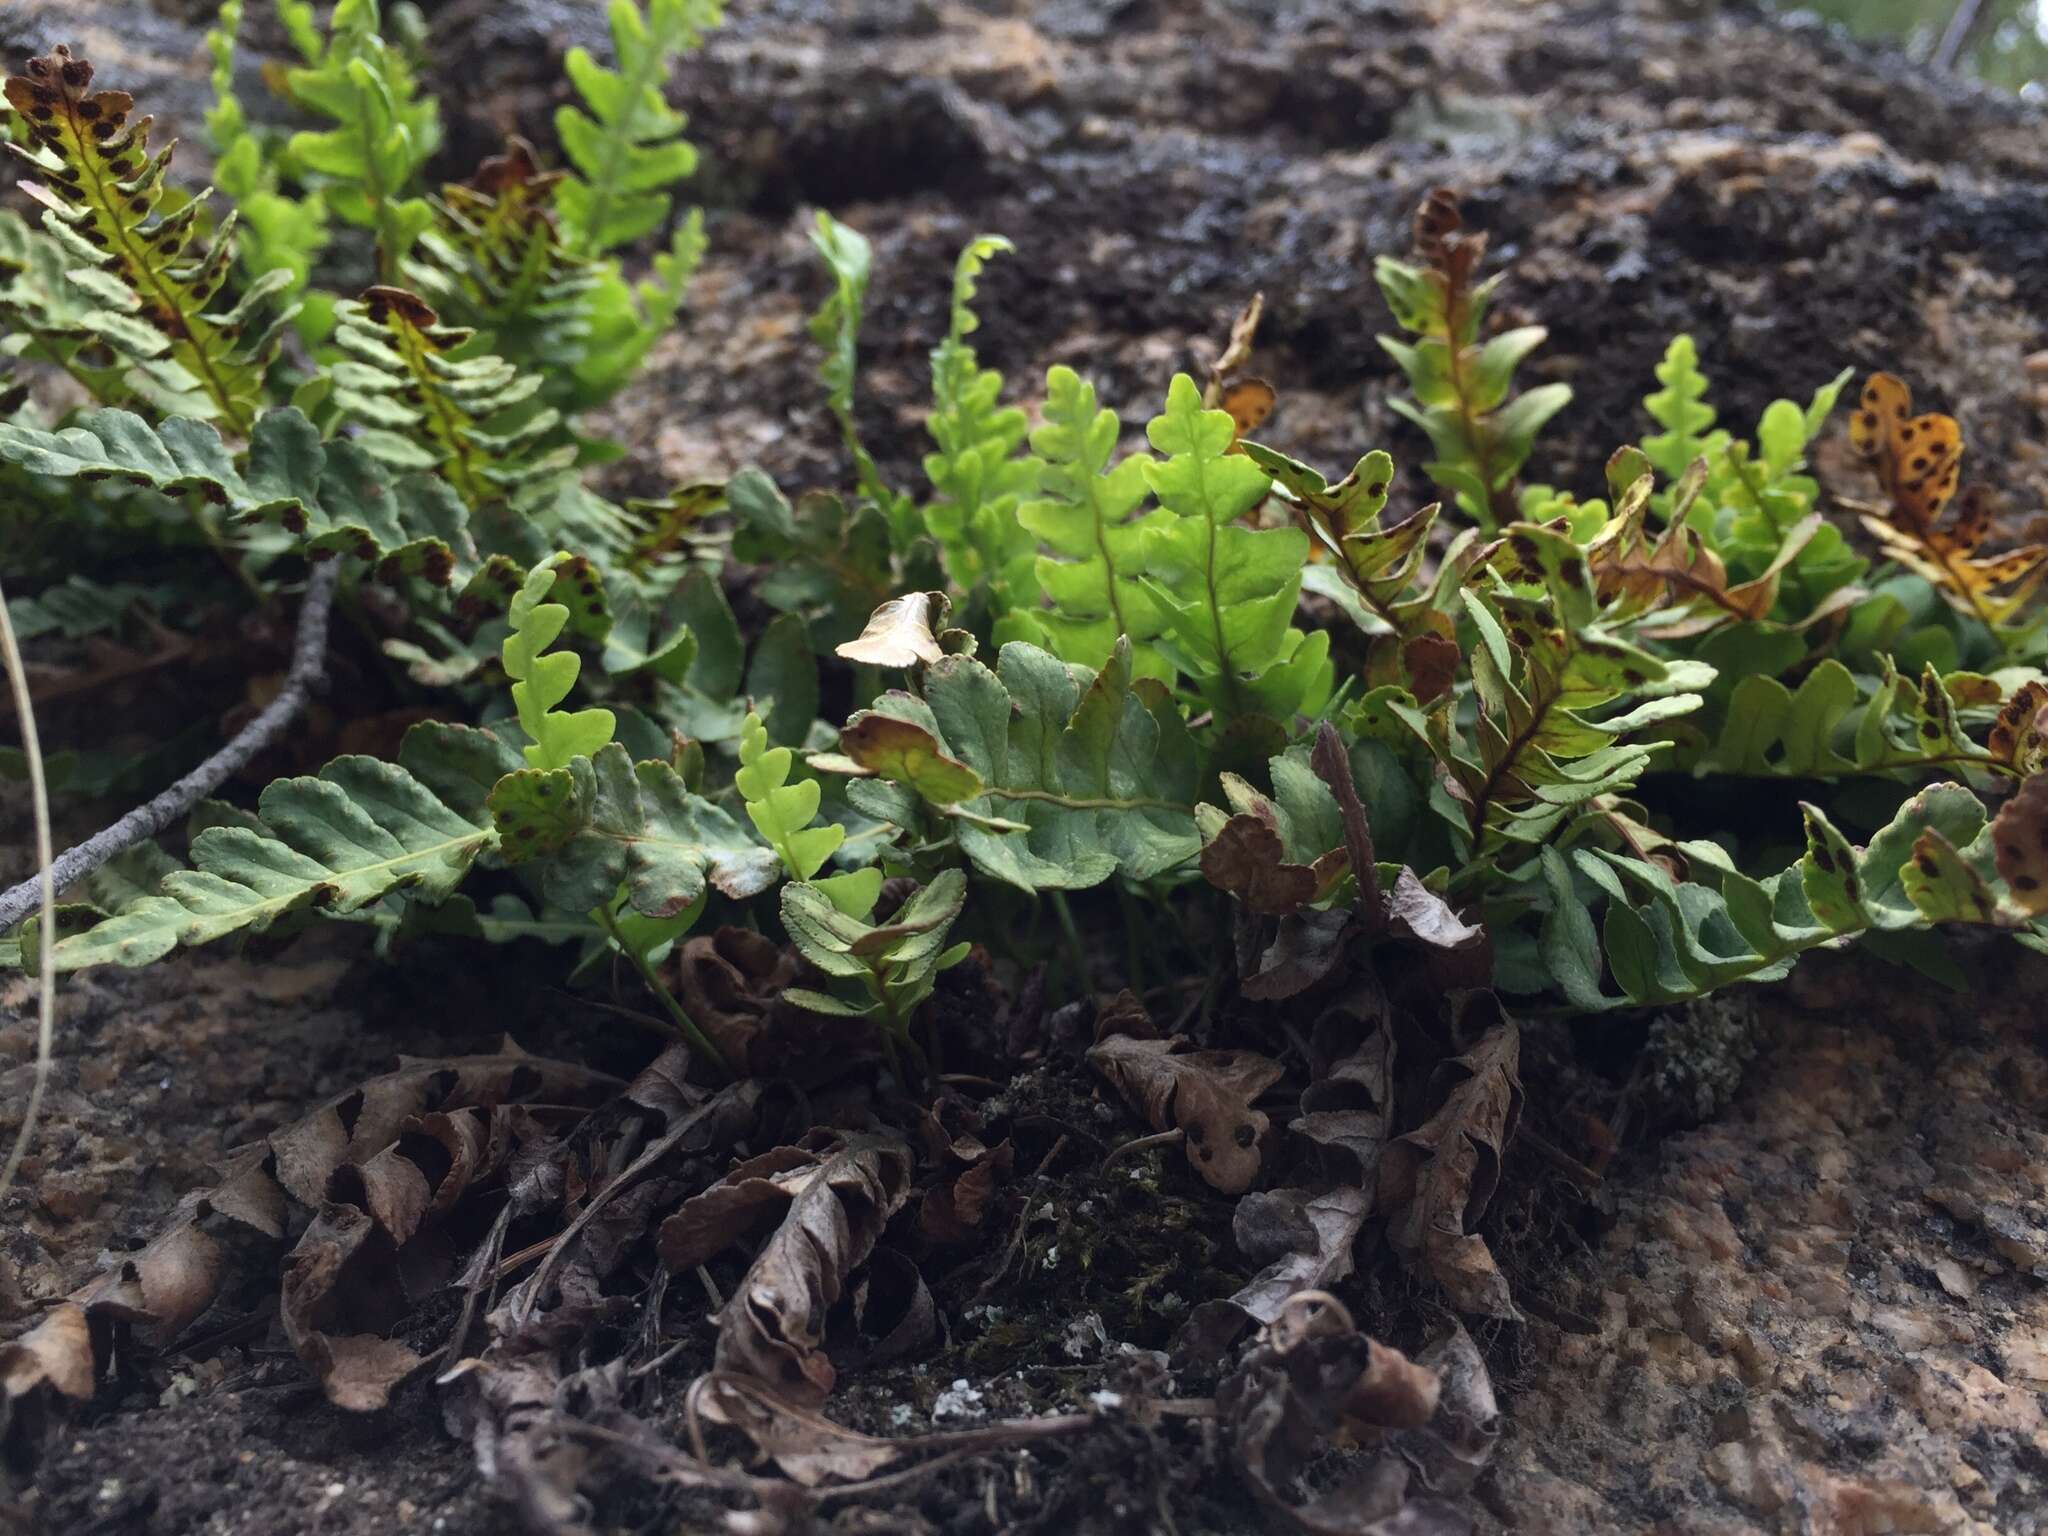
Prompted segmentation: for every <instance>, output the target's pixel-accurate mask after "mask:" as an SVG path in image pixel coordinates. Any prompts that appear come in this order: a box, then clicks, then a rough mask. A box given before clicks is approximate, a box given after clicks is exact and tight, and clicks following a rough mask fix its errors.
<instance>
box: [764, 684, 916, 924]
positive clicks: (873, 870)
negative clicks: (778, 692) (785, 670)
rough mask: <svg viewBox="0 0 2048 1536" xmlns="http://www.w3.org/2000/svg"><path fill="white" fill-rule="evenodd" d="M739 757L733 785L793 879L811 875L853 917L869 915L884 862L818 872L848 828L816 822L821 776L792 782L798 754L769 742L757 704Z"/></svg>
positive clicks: (880, 886)
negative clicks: (816, 824)
mask: <svg viewBox="0 0 2048 1536" xmlns="http://www.w3.org/2000/svg"><path fill="white" fill-rule="evenodd" d="M739 758H740V767H739V772H737V773H735V774H734V775H733V780H732V782H733V787H734V788H735V789H737V790H738V791H739V792H740V799H741V801H742V803H743V804H745V806H746V808H747V819H748V820H750V821H751V822H753V824H754V830H755V831H757V832H759V833H760V834H761V836H762V837H764V838H766V839H767V840H768V846H769V847H771V848H773V849H774V850H775V856H776V857H777V858H779V859H781V860H782V869H783V873H784V874H786V875H787V876H788V877H789V878H790V879H792V880H809V881H811V882H812V883H813V884H814V885H816V886H817V888H818V889H819V890H821V891H823V892H824V893H825V894H826V895H827V896H828V897H829V898H830V899H831V901H832V904H833V905H834V906H835V907H837V908H838V909H839V910H840V911H841V912H844V913H846V914H847V915H848V916H849V917H857V918H858V917H866V916H867V915H868V913H870V912H872V911H873V910H874V907H875V900H876V898H877V897H879V896H880V895H881V893H882V870H881V867H880V866H879V865H869V866H868V867H867V868H866V869H856V870H849V871H847V872H846V873H845V874H839V875H828V876H827V877H826V878H825V879H823V880H819V879H817V878H816V876H817V873H818V871H819V870H821V869H823V868H824V867H825V865H826V862H827V861H828V860H830V859H831V857H832V855H833V854H835V853H837V852H838V851H839V848H840V845H841V844H843V843H844V842H845V841H846V828H845V827H843V826H841V825H840V824H839V823H837V822H831V823H828V824H827V825H825V826H822V827H814V826H812V825H811V823H812V822H813V821H815V820H816V819H817V815H818V803H819V801H820V799H821V798H822V796H823V793H824V792H823V790H822V789H821V788H820V787H819V784H818V781H817V780H816V779H798V780H797V781H796V782H795V783H794V784H792V783H790V781H789V775H790V771H791V769H792V768H793V767H794V766H795V762H796V754H795V753H794V752H792V751H791V750H790V749H789V748H788V747H771V746H769V745H768V728H767V727H766V726H765V725H763V724H762V723H761V717H760V716H759V715H757V714H755V713H753V711H751V710H749V711H748V712H747V718H746V721H745V723H744V724H742V725H741V727H740V746H739Z"/></svg>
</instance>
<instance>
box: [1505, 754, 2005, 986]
mask: <svg viewBox="0 0 2048 1536" xmlns="http://www.w3.org/2000/svg"><path fill="white" fill-rule="evenodd" d="M1801 809H1802V811H1803V812H1804V814H1805V821H1806V853H1805V855H1804V857H1802V858H1801V859H1800V860H1799V861H1798V862H1797V863H1795V864H1794V865H1793V866H1792V867H1791V868H1790V869H1787V870H1784V871H1782V872H1780V873H1778V874H1776V875H1772V876H1770V877H1769V878H1767V879H1763V880H1753V879H1751V878H1750V877H1748V876H1747V875H1743V874H1741V873H1739V872H1738V871H1736V870H1734V869H1733V868H1730V867H1729V866H1728V864H1727V862H1726V855H1725V854H1724V853H1721V852H1720V850H1718V849H1717V848H1716V847H1715V845H1713V844H1711V843H1687V844H1683V845H1679V846H1678V847H1677V848H1676V850H1675V851H1677V852H1681V853H1683V854H1684V855H1685V856H1686V862H1688V863H1690V864H1691V866H1692V867H1691V871H1690V876H1689V878H1686V879H1683V880H1679V879H1674V878H1673V877H1672V875H1671V873H1670V871H1669V870H1668V869H1666V868H1665V867H1664V866H1663V865H1662V864H1660V863H1654V862H1652V861H1651V860H1649V859H1647V858H1642V857H1638V856H1635V855H1634V854H1633V853H1629V854H1618V853H1613V852H1609V851H1608V850H1606V849H1602V848H1577V849H1574V850H1572V852H1571V854H1570V855H1569V857H1567V856H1566V855H1565V854H1563V853H1560V852H1559V851H1558V850H1557V849H1555V848H1546V849H1544V850H1543V853H1542V856H1541V857H1542V866H1541V867H1542V874H1543V881H1544V884H1545V885H1546V886H1547V887H1548V905H1549V909H1550V910H1549V913H1548V915H1547V916H1546V917H1545V919H1544V922H1543V930H1542V938H1541V953H1542V955H1543V959H1544V961H1545V963H1546V966H1547V968H1548V970H1549V971H1550V972H1551V973H1552V975H1554V976H1555V977H1557V978H1558V980H1559V983H1560V985H1561V989H1562V990H1563V991H1564V993H1565V995H1566V997H1567V999H1568V1000H1569V1001H1570V1002H1571V1003H1572V1004H1573V1006H1575V1007H1578V1008H1582V1009H1602V1008H1614V1007H1622V1006H1641V1005H1645V1004H1658V1003H1670V1002H1679V1001H1683V1000H1685V999H1687V998H1693V997H1699V996H1702V995H1703V994H1705V993H1707V992H1710V991H1713V990H1714V989H1715V988H1717V987H1722V986H1727V985H1729V984H1730V983H1732V982H1736V981H1775V980H1779V979H1782V978H1783V977H1784V976H1785V975H1786V974H1788V973H1789V972H1790V970H1791V969H1792V966H1793V964H1794V963H1795V962H1796V961H1797V959H1798V957H1799V956H1800V955H1801V954H1802V953H1804V952H1805V951H1806V950H1809V949H1814V948H1818V947H1820V946H1822V945H1827V944H1834V943H1838V942H1839V941H1841V940H1843V939H1846V938H1851V937H1857V936H1866V937H1868V938H1872V939H1878V940H1884V939H1887V938H1891V939H1895V940H1907V939H1911V938H1912V937H1914V936H1916V935H1924V934H1926V932H1927V931H1928V930H1930V929H1932V928H1934V927H1936V926H1937V925H1942V924H1951V923H1953V924H1964V925H1971V926H1982V927H1991V928H2002V929H2005V930H2007V931H2009V932H2018V933H2019V934H2021V935H2022V937H2026V938H2031V939H2032V940H2033V941H2034V942H2035V943H2036V944H2037V945H2038V944H2039V943H2040V942H2041V935H2042V924H2041V921H2040V919H2039V918H2038V916H2036V915H2035V914H2033V913H2032V912H2031V911H2030V910H2029V909H2028V907H2027V905H2026V904H2025V903H2024V902H2022V901H2020V900H2018V899H2016V898H2015V894H2014V892H2013V891H2012V889H2010V888H2009V887H2008V886H2007V885H2006V884H2005V882H2004V880H2003V879H2002V878H2001V876H2000V873H1999V870H1998V868H1997V866H1996V855H1995V852H1994V849H1993V846H1992V845H1993V832H1992V829H1991V828H1990V827H1989V826H1987V825H1986V822H1985V816H1984V805H1983V802H1982V801H1980V800H1979V799H1978V798H1977V797H1976V796H1975V795H1974V794H1972V793H1971V792H1970V791H1969V790H1967V789H1964V788H1963V787H1962V786H1961V785H1957V784H1937V785H1933V786H1931V787H1930V788H1927V789H1924V790H1922V791H1921V792H1920V793H1919V794H1917V795H1915V796H1913V798H1912V799H1910V800H1908V801H1907V802H1906V803H1905V804H1904V805H1903V806H1901V807H1900V808H1899V811H1898V814H1897V815H1896V816H1894V817H1893V818H1892V820H1891V822H1890V823H1889V824H1887V825H1886V826H1884V827H1882V828H1880V829H1879V830H1878V831H1877V832H1876V833H1875V834H1874V835H1873V836H1872V837H1871V839H1870V842H1869V843H1868V844H1867V845H1866V846H1864V847H1861V848H1858V847H1856V846H1854V845H1852V844H1851V843H1850V842H1849V840H1848V839H1847V838H1846V837H1844V836H1843V835H1842V834H1841V832H1839V831H1838V830H1837V829H1836V828H1835V826H1834V825H1833V823H1832V822H1830V821H1829V820H1828V818H1827V816H1826V814H1825V813H1824V812H1822V811H1821V810H1820V808H1819V807H1817V806H1813V805H1803V806H1802V807H1801ZM1602 903H1604V905H1605V908H1606V913H1605V919H1604V921H1603V922H1602V923H1601V924H1600V925H1598V926H1597V927H1596V926H1595V924H1594V922H1593V918H1592V914H1591V912H1590V911H1589V907H1590V906H1592V905H1598V904H1602ZM1603 951H1604V959H1605V962H1606V968H1607V969H1608V970H1609V971H1611V973H1612V975H1613V977H1614V980H1615V983H1616V984H1617V985H1618V986H1619V987H1620V988H1621V992H1622V996H1620V997H1614V996H1610V995H1606V994H1604V993H1603V992H1602V991H1601V988H1600V985H1599V983H1600V977H1601V973H1602V960H1603ZM1909 953H1910V952H1909Z"/></svg>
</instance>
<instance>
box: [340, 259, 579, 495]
mask: <svg viewBox="0 0 2048 1536" xmlns="http://www.w3.org/2000/svg"><path fill="white" fill-rule="evenodd" d="M335 314H336V320H337V325H336V330H335V341H336V342H337V344H338V345H339V346H340V347H341V349H342V350H343V351H344V352H346V353H347V354H348V357H347V359H346V360H345V361H343V362H339V363H336V364H335V365H334V367H333V369H332V370H331V377H332V379H333V381H334V400H335V403H336V405H337V406H338V407H339V408H340V409H341V411H342V413H343V414H344V415H346V416H348V417H350V418H351V419H353V420H355V421H357V422H360V423H362V426H363V430H362V431H361V432H360V433H359V434H358V435H357V441H358V442H360V443H361V444H362V446H363V448H364V449H365V450H366V451H367V452H368V453H370V454H371V455H372V456H373V457H375V458H377V459H379V460H381V461H382V462H384V463H386V464H389V465H391V466H392V467H394V468H397V469H428V468H433V469H437V470H439V472H440V473H441V474H443V475H445V476H446V477H447V479H448V482H449V483H450V484H451V485H453V486H454V487H455V489H456V491H457V492H458V493H459V494H460V495H461V497H462V499H463V501H464V502H465V503H467V504H468V505H469V506H470V507H471V508H472V509H476V508H481V507H484V506H487V505H490V504H492V503H495V502H500V501H511V502H512V503H513V504H514V505H518V506H531V505H532V504H533V502H534V500H535V499H536V498H537V497H539V496H541V495H543V494H545V493H546V492H547V491H548V490H549V489H550V488H551V487H552V486H553V485H554V483H555V482H557V481H558V480H559V479H560V477H561V476H562V474H563V473H564V472H565V471H567V470H568V469H569V468H570V467H571V466H572V465H573V464H574V462H575V448H574V445H573V444H562V445H560V446H557V447H546V446H543V443H544V440H545V439H546V438H547V437H548V436H549V434H550V433H552V432H554V430H555V428H556V427H557V426H558V424H559V423H560V420H561V417H560V413H559V412H557V411H555V410H554V409H552V408H551V407H547V406H544V405H542V404H540V402H539V401H538V400H536V399H535V396H536V395H537V394H538V393H539V391H540V377H539V375H537V374H531V373H521V372H520V371H519V370H518V369H517V368H515V367H513V366H512V364H510V363H508V362H506V361H505V360H504V359H503V358H501V357H496V356H493V355H490V354H488V353H485V354H482V355H474V356H472V355H465V344H466V343H468V342H469V341H470V340H471V338H472V336H473V334H474V333H473V332H471V331H469V330H467V329H464V328H462V327H459V326H444V325H442V324H441V322H440V317H439V316H438V315H436V314H435V313H434V311H433V309H432V308H431V307H430V306H429V305H427V304H426V303H425V302H424V301H423V300H422V299H420V298H419V297H418V296H417V295H416V294H412V293H409V292H407V291H406V290H404V289H402V288H369V289H366V290H364V293H363V296H362V298H361V299H358V300H345V301H343V302H342V303H340V304H338V305H336V306H335Z"/></svg>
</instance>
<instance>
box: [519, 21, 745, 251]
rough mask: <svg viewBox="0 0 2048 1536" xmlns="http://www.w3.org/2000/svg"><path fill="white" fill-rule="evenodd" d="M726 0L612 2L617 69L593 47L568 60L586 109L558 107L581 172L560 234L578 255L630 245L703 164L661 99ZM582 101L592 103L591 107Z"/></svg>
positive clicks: (558, 126)
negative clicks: (672, 73)
mask: <svg viewBox="0 0 2048 1536" xmlns="http://www.w3.org/2000/svg"><path fill="white" fill-rule="evenodd" d="M722 10H723V7H722V5H721V3H720V0H648V4H647V8H646V10H645V11H644V12H643V11H642V10H641V8H640V7H639V6H638V5H636V4H635V3H634V0H612V5H611V9H610V18H611V33H612V49H613V52H614V54H615V56H616V58H617V60H618V65H619V67H618V68H617V69H616V70H611V69H606V68H605V67H604V66H603V65H601V64H599V63H598V62H597V61H596V60H595V59H593V58H592V57H591V56H590V53H589V51H588V50H587V49H583V48H572V49H570V50H569V56H568V59H567V61H566V67H567V70H568V74H569V80H570V82H571V83H572V84H573V85H574V86H575V87H576V91H577V94H578V95H579V96H581V97H582V98H583V106H582V107H576V106H563V107H558V108H557V109H556V111H555V131H556V133H558V134H559V135H560V136H561V140H562V147H563V149H564V150H566V151H567V152H568V156H569V160H570V163H571V164H573V165H574V166H575V167H576V169H577V171H578V172H579V173H580V176H579V177H577V178H572V179H571V180H569V181H568V182H567V183H566V184H565V185H564V186H563V188H562V196H561V201H562V224H563V237H564V241H565V243H566V244H567V246H568V248H569V249H570V250H571V251H572V252H574V253H575V254H577V255H579V256H597V255H601V254H603V253H604V252H606V251H609V250H614V249H616V248H617V247H619V246H622V245H630V244H632V243H633V242H634V241H636V240H640V239H642V238H644V237H645V236H647V235H650V234H652V233H653V232H654V231H655V230H657V229H659V228H660V227H661V225H662V223H663V221H664V220H666V219H667V218H668V212H669V195H668V192H667V188H669V187H671V186H673V185H674V184H675V183H676V182H679V181H681V180H683V179H684V178H686V177H687V176H689V174H690V173H691V172H692V171H694V170H695V169H696V167H697V151H696V150H695V149H694V148H693V147H691V145H690V143H689V142H688V141H687V140H686V139H684V138H683V137H682V132H683V127H684V118H683V116H682V114H681V113H679V112H676V111H674V110H672V109H671V108H670V107H669V105H668V103H667V102H665V101H664V100H663V99H662V88H663V86H664V85H665V84H666V83H667V81H668V76H669V69H670V66H671V64H672V63H673V61H674V59H675V56H676V55H677V54H679V53H684V52H688V51H690V50H693V49H695V48H696V47H697V46H698V45H699V44H700V43H702V41H703V38H704V33H706V32H707V31H709V30H711V29H712V28H713V27H716V26H717V25H718V24H719V22H720V21H721V20H723V15H722ZM585 108H587V109H588V110H587V111H586V110H585Z"/></svg>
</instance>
